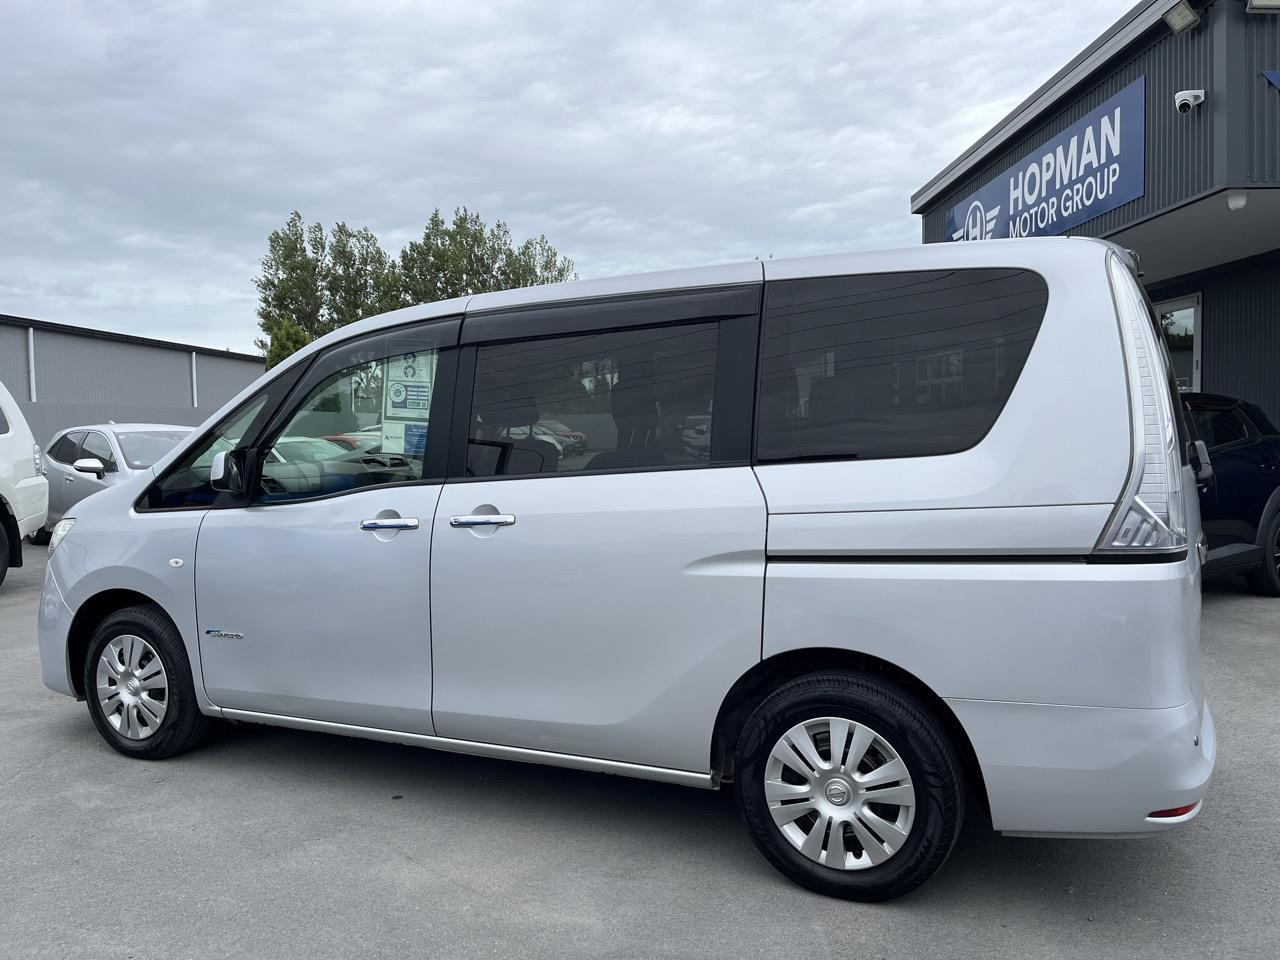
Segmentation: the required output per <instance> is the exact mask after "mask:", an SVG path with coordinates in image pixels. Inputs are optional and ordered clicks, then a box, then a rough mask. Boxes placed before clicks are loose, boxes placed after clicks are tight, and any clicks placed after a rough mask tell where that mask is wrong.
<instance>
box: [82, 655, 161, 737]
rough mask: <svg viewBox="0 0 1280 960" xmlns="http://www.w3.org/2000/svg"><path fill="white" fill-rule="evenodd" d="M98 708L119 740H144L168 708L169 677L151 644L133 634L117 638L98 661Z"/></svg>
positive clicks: (157, 724) (154, 730)
mask: <svg viewBox="0 0 1280 960" xmlns="http://www.w3.org/2000/svg"><path fill="white" fill-rule="evenodd" d="M97 684H98V705H99V706H101V707H102V715H103V716H104V717H106V718H107V723H109V724H111V726H113V727H114V728H115V729H116V731H117V732H118V733H119V734H120V735H121V736H122V737H128V738H129V739H130V740H145V739H147V737H149V736H151V735H152V734H153V733H155V732H156V731H157V730H159V729H160V724H161V722H162V721H163V720H164V715H165V713H166V712H167V711H168V709H169V678H168V676H167V675H166V674H165V672H164V664H163V663H161V662H160V657H159V656H157V655H156V652H155V650H154V649H153V648H152V646H151V644H149V643H147V641H145V640H143V639H142V638H141V637H135V636H133V635H132V634H125V635H124V636H120V637H116V638H115V639H114V640H112V641H110V642H109V643H108V644H107V645H106V646H105V647H104V648H103V650H102V656H100V657H99V658H98V674H97Z"/></svg>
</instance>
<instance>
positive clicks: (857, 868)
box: [735, 673, 964, 901]
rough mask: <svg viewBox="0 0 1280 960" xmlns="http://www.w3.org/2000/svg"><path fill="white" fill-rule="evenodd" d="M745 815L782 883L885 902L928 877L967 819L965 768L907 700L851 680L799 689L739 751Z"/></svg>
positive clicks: (765, 708)
mask: <svg viewBox="0 0 1280 960" xmlns="http://www.w3.org/2000/svg"><path fill="white" fill-rule="evenodd" d="M735 770H736V780H737V794H738V805H739V809H740V811H741V813H742V817H743V820H744V821H745V822H746V824H747V829H748V830H749V832H750V833H751V837H752V839H753V840H754V841H755V843H756V846H758V847H759V848H760V851H761V853H763V854H764V855H765V857H766V858H767V859H768V860H769V862H770V863H772V864H773V865H774V866H775V867H777V868H778V870H780V871H781V872H782V873H783V874H785V875H786V876H787V877H789V878H791V879H792V880H794V881H796V882H797V883H799V884H801V885H802V886H805V887H808V888H809V889H811V890H816V891H817V892H819V893H824V894H827V895H829V896H833V897H841V898H844V899H847V900H864V901H877V900H888V899H891V898H893V897H898V896H901V895H903V894H904V893H907V892H909V891H911V890H913V889H915V888H916V887H917V886H919V885H920V884H921V883H923V882H924V881H925V880H927V879H928V878H929V877H930V876H932V875H933V873H934V872H935V871H937V869H938V868H939V867H941V866H942V864H943V862H944V861H945V860H946V858H947V855H948V854H950V852H951V848H952V847H953V846H954V845H955V841H956V838H957V837H958V836H959V833H960V824H961V821H962V820H963V818H964V786H963V782H962V777H961V773H960V762H959V759H958V758H957V756H956V753H955V750H954V749H953V748H952V746H951V744H950V742H949V741H948V739H947V736H946V734H945V733H944V731H943V730H942V728H941V726H940V725H939V724H938V722H937V721H936V720H935V719H934V718H933V717H932V715H931V714H930V713H929V712H928V711H927V710H926V709H925V708H924V707H923V706H922V705H921V704H920V703H919V702H917V701H916V700H915V699H914V698H913V697H911V696H910V695H909V694H907V693H906V692H905V691H903V690H901V689H899V688H897V687H895V686H892V685H890V684H887V683H885V682H883V681H881V680H879V679H877V678H874V677H870V676H865V675H862V674H856V673H816V674H811V675H809V676H805V677H800V678H797V679H795V680H792V681H790V682H788V683H786V684H785V685H783V686H782V687H781V688H779V689H778V690H777V691H775V692H774V693H773V694H771V695H770V696H769V697H767V698H766V699H765V700H764V701H763V702H762V703H761V704H760V706H759V707H757V708H756V710H755V712H754V713H753V714H752V715H751V717H750V719H749V720H748V721H747V723H746V725H745V726H744V728H743V731H742V734H741V736H740V738H739V741H738V746H737V751H736V757H735Z"/></svg>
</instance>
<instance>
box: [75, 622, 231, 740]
mask: <svg viewBox="0 0 1280 960" xmlns="http://www.w3.org/2000/svg"><path fill="white" fill-rule="evenodd" d="M125 636H134V637H140V638H141V639H142V640H144V641H146V643H147V644H148V645H149V646H150V647H151V648H152V650H153V651H154V652H155V655H156V656H158V657H159V659H160V663H161V665H162V666H163V667H164V672H165V676H166V680H167V689H166V691H165V700H164V704H165V710H164V715H163V718H162V719H161V720H160V721H159V723H157V724H155V726H154V730H153V732H149V733H148V735H147V736H146V737H145V738H144V739H133V738H130V737H128V736H125V735H123V734H122V733H121V732H120V731H118V730H117V729H116V727H115V726H114V725H113V724H112V722H111V721H110V720H108V719H107V713H106V711H105V710H104V708H103V706H102V704H100V703H99V702H98V696H97V692H96V691H97V671H98V663H99V660H100V658H101V657H102V654H103V651H104V650H105V649H106V647H107V645H108V644H109V643H111V641H112V640H115V639H117V638H120V637H125ZM143 669H144V670H145V669H146V664H144V667H143ZM82 676H83V677H84V691H85V699H86V700H87V701H88V704H89V716H91V717H92V718H93V725H94V726H95V727H97V728H98V732H99V733H100V734H102V739H104V740H106V741H107V743H108V744H110V745H111V746H112V748H114V749H115V750H118V751H119V752H120V753H123V754H124V755H125V756H127V757H136V758H138V759H141V760H163V759H164V758H166V757H172V756H174V755H175V754H178V753H182V752H183V751H184V750H189V749H190V748H191V747H193V746H195V745H196V744H197V743H199V742H200V740H201V739H202V738H203V737H204V735H205V733H206V732H207V730H208V728H209V719H208V717H206V716H205V715H204V714H202V713H201V712H200V708H199V706H198V705H197V704H196V692H195V684H194V683H193V682H192V680H191V664H190V663H189V662H188V660H187V651H186V648H185V646H184V645H183V643H182V637H181V635H180V634H179V633H178V630H177V628H176V627H174V625H173V624H172V623H171V622H170V620H169V618H168V617H166V616H165V615H164V613H163V612H161V611H160V610H159V609H158V608H156V607H152V606H137V607H127V608H125V609H124V610H118V611H116V612H115V613H113V614H111V616H109V617H107V618H106V619H105V620H103V621H102V623H100V624H99V625H98V628H97V629H96V630H95V631H94V633H93V639H92V640H91V641H90V642H89V652H88V655H87V656H86V657H85V662H84V664H83V673H82Z"/></svg>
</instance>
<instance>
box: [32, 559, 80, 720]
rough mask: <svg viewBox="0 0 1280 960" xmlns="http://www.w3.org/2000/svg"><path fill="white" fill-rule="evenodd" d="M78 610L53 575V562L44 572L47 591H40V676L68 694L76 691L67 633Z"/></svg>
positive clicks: (49, 684)
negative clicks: (68, 604)
mask: <svg viewBox="0 0 1280 960" xmlns="http://www.w3.org/2000/svg"><path fill="white" fill-rule="evenodd" d="M74 617H75V614H74V613H73V612H72V610H71V608H70V607H69V606H67V602H66V601H65V600H64V599H63V598H62V590H61V589H59V587H58V581H57V580H56V579H55V578H54V575H53V564H52V563H50V564H49V566H48V567H46V568H45V572H44V591H43V592H42V593H41V594H40V614H39V617H38V619H37V621H36V635H37V638H38V642H39V645H40V679H41V680H43V681H44V685H45V686H46V687H48V688H49V689H50V690H53V691H54V692H56V693H62V694H66V695H67V696H68V697H74V696H75V695H76V690H75V685H74V684H73V683H72V682H71V672H70V668H69V667H68V664H67V637H68V636H69V635H70V634H71V621H72V619H74Z"/></svg>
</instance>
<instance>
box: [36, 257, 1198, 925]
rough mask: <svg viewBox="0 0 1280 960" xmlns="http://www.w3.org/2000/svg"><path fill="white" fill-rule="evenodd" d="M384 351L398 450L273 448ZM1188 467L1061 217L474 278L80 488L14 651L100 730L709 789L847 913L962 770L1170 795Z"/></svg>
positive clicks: (1118, 273)
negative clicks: (412, 364) (589, 276)
mask: <svg viewBox="0 0 1280 960" xmlns="http://www.w3.org/2000/svg"><path fill="white" fill-rule="evenodd" d="M408 353H413V354H415V355H416V357H417V358H418V359H419V360H421V359H422V358H423V357H424V356H425V355H427V354H434V358H433V359H434V362H433V364H432V365H431V367H430V369H431V370H432V371H433V373H432V378H433V379H432V380H431V382H430V383H427V382H423V383H422V384H421V385H420V387H421V390H422V395H423V396H427V395H429V396H430V397H431V402H430V405H429V406H430V409H429V410H419V411H415V412H414V413H413V416H414V418H415V419H414V420H413V421H409V422H402V423H401V424H398V425H395V427H394V429H395V431H396V432H403V434H404V436H405V438H406V439H405V444H406V448H407V447H408V446H409V444H410V435H411V434H412V435H413V437H414V438H415V439H414V441H413V446H414V448H415V450H420V451H421V453H420V456H419V455H416V454H415V456H414V457H412V458H410V457H402V458H400V460H399V461H398V462H397V463H396V464H394V465H392V464H390V463H388V462H385V461H384V460H383V459H380V458H378V457H360V456H351V455H350V453H345V454H344V455H343V456H334V457H332V458H329V457H321V458H319V459H316V460H313V461H308V462H305V463H296V464H294V463H279V462H278V460H277V457H276V447H277V445H278V444H279V443H280V438H286V439H285V441H284V442H285V443H286V444H289V443H293V442H295V441H296V440H297V439H298V438H323V437H326V436H334V435H337V434H339V433H340V432H341V431H342V429H344V425H346V427H347V428H349V425H350V424H351V423H353V422H361V423H368V421H369V418H370V417H380V416H383V415H386V416H388V417H390V418H392V419H394V418H395V415H396V414H398V413H400V411H398V410H397V409H396V407H395V403H394V401H395V397H378V396H368V395H367V393H365V392H363V387H362V385H367V384H369V383H379V382H385V378H382V377H380V376H379V375H378V368H379V366H380V365H384V364H388V365H394V364H396V363H397V361H398V360H399V359H400V358H402V357H403V356H404V355H405V354H408ZM600 371H604V373H600ZM1082 378H1085V380H1087V388H1085V389H1082V388H1081V383H1082V382H1084V381H1082ZM588 379H589V380H590V381H591V383H592V385H593V387H592V389H587V388H586V387H585V386H584V381H585V380H588ZM401 415H403V414H401ZM544 418H545V419H548V420H550V419H554V420H558V421H562V422H569V420H570V419H572V422H573V423H575V425H578V429H579V430H580V431H581V432H583V433H584V434H586V435H587V439H588V443H587V445H586V446H587V449H588V450H591V451H593V452H592V453H591V454H590V455H583V456H580V457H572V458H562V457H560V456H559V452H558V450H557V448H556V446H555V445H554V444H553V443H551V442H550V441H548V440H546V439H544V438H542V437H541V436H539V435H538V433H537V431H532V435H529V434H530V431H528V430H527V429H523V430H522V428H527V427H528V425H529V424H535V423H538V422H539V421H540V420H542V419H544ZM704 418H705V419H704ZM690 424H696V425H697V429H698V430H699V435H698V437H697V438H696V439H697V442H691V441H690V437H689V436H688V435H686V430H687V429H688V425H690ZM704 426H705V428H706V429H705V430H702V429H701V428H702V427H704ZM1208 469H1209V468H1208V463H1207V456H1206V454H1205V452H1204V450H1203V447H1202V446H1198V445H1197V444H1195V443H1193V442H1190V441H1189V439H1188V436H1187V433H1186V425H1185V423H1184V422H1183V419H1182V412H1181V405H1180V404H1179V403H1178V402H1177V397H1176V389H1175V387H1174V385H1173V383H1172V379H1171V372H1170V365H1169V361H1168V356H1167V354H1166V351H1165V347H1164V343H1163V340H1162V338H1161V334H1160V331H1159V329H1158V327H1157V326H1156V324H1155V321H1154V318H1153V315H1152V312H1151V310H1150V307H1149V305H1148V303H1147V302H1146V300H1145V298H1144V294H1143V291H1142V288H1141V286H1140V285H1139V283H1138V281H1137V279H1136V276H1135V273H1134V269H1133V264H1132V262H1131V261H1130V259H1129V257H1128V256H1127V255H1126V254H1125V253H1124V252H1123V251H1121V250H1119V249H1118V248H1116V247H1113V246H1111V245H1109V244H1105V243H1100V242H1097V241H1091V240H1083V239H1039V240H1026V241H991V242H986V243H957V244H938V245H932V246H926V247H919V248H913V249H909V250H901V251H889V252H883V253H859V254H856V255H851V256H836V257H821V258H813V259H805V260H794V261H783V260H767V261H764V262H759V261H756V262H753V263H746V264H738V265H731V266H724V267H714V268H707V269H701V270H690V271H677V272H672V273H666V274H655V275H648V276H640V277H628V278H621V279H615V280H600V281H580V282H575V283H569V284H559V285H549V286H540V287H533V288H529V289H524V290H512V291H506V292H502V293H488V294H480V295H476V296H473V297H470V298H463V299H459V300H452V301H447V302H441V303H434V304H430V305H427V306H422V307H415V308H411V309H406V310H399V311H396V312H395V313H391V314H387V315H385V316H381V317H373V318H370V319H367V320H364V321H361V322H358V323H355V324H353V325H351V326H348V327H345V328H343V329H341V330H338V331H335V332H334V333H332V334H330V335H328V336H326V337H324V338H323V339H321V340H319V341H318V342H316V343H314V344H312V345H310V346H309V347H307V348H306V349H304V350H302V351H300V352H299V353H297V354H295V355H294V356H293V357H291V358H289V359H288V360H287V361H285V362H284V363H281V364H280V365H278V366H277V367H275V368H274V369H272V370H271V371H270V372H269V373H268V374H266V375H265V376H264V377H263V378H262V379H260V380H259V381H258V382H257V383H255V384H254V385H252V386H251V387H250V388H248V389H247V390H245V391H244V392H243V393H242V394H241V395H240V396H238V397H236V398H235V399H234V400H233V401H232V402H230V403H229V404H228V405H227V406H226V407H225V408H224V409H223V410H222V411H220V412H219V413H218V414H217V416H216V417H214V418H213V419H212V420H210V421H209V422H208V423H207V424H206V425H205V426H204V427H203V428H201V429H199V430H198V431H196V433H195V434H194V435H193V436H192V437H191V438H190V440H188V441H186V442H184V443H183V444H181V445H180V447H179V448H178V449H177V450H176V451H174V452H173V453H171V454H170V455H168V456H167V457H166V458H165V459H163V460H161V461H160V462H159V463H157V464H156V466H155V468H154V470H153V471H152V473H151V474H150V475H148V476H144V477H141V478H139V479H137V480H134V481H129V482H126V483H122V484H120V485H118V486H116V487H113V488H111V489H109V490H106V491H103V492H102V493H100V494H97V495H95V496H94V497H92V498H91V499H89V500H87V501H85V502H84V503H82V504H80V505H79V506H77V507H76V508H75V511H74V514H73V515H72V516H69V517H68V518H66V519H64V520H62V521H61V522H60V523H59V524H58V526H57V529H56V530H55V533H54V540H53V542H52V543H51V544H50V548H51V553H50V559H49V568H48V575H47V578H46V581H45V591H44V597H43V600H42V603H41V607H40V618H39V645H40V653H41V660H42V664H43V677H44V682H45V683H46V684H47V685H48V686H49V687H50V688H52V689H54V690H56V691H59V692H61V693H64V694H67V695H69V696H73V697H77V698H82V699H86V700H87V701H88V707H89V713H90V716H91V717H92V719H93V722H94V723H95V725H96V726H97V729H98V731H99V732H100V733H101V735H102V736H103V737H104V738H105V740H106V741H107V743H109V744H110V745H111V746H112V747H113V748H115V749H116V750H118V751H119V752H120V753H122V754H125V755H127V756H130V757H141V758H149V759H158V758H162V757H167V756H170V755H172V754H175V753H177V752H179V751H181V750H185V749H187V748H189V747H191V746H193V745H194V744H196V743H197V742H198V741H199V739H200V737H201V734H202V733H203V731H204V729H205V727H206V725H207V722H208V720H209V718H211V717H226V718H230V719H234V720H238V721H242V722H256V723H264V724H276V725H280V726H287V727H295V728H299V729H304V730H313V731H319V732H325V733H338V734H344V735H347V736H355V737H367V738H372V739H377V740H389V741H394V742H397V743H406V744H417V745H421V746H424V747H432V748H436V749H440V750H451V751H458V752H463V753H473V754H481V755H484V756H489V757H500V758H506V759H510V760H520V761H526V762H535V763H546V764H554V765H558V766H565V767H573V768H577V769H584V770H594V771H601V772H605V773H614V774H622V775H626V776H633V777H642V778H648V779H653V780H663V781H668V782H671V783H677V784H685V785H688V786H691V787H702V788H708V789H720V788H723V789H731V790H733V791H734V792H735V793H736V795H737V801H738V805H739V808H740V810H741V813H742V816H743V819H744V821H745V823H746V826H747V829H748V831H749V832H750V835H751V837H752V838H753V840H754V841H755V843H756V844H757V846H758V847H759V848H760V850H761V851H762V853H763V854H764V856H765V857H766V858H768V860H769V861H770V862H771V863H773V864H774V865H775V866H776V867H777V868H778V869H779V870H781V871H782V872H783V873H784V874H785V875H786V876H788V877H791V878H792V879H794V880H796V881H798V882H799V883H801V884H804V885H805V886H808V887H810V888H812V889H814V890H818V891H821V892H823V893H827V894H831V895H834V896H839V897H846V898H850V899H858V900H882V899H886V898H888V897H893V896H898V895H900V894H903V893H905V892H907V891H908V890H911V889H912V888H914V887H915V886H917V885H918V884H920V883H922V882H923V881H924V880H926V879H927V878H928V877H929V876H930V875H931V874H932V873H933V872H934V871H935V870H937V869H938V867H939V865H941V864H942V862H943V861H944V860H945V859H946V858H947V856H948V854H949V853H950V851H951V849H952V847H953V845H954V844H955V842H956V838H957V836H958V835H959V831H960V828H961V824H962V822H963V820H964V818H965V816H966V802H967V799H968V798H970V797H976V798H977V804H978V806H979V807H980V808H981V812H980V813H979V814H978V816H979V817H980V818H982V819H985V816H986V814H987V813H989V815H990V822H991V824H992V825H993V826H994V828H995V829H996V830H999V831H1003V832H1005V833H1010V834H1018V835H1035V836H1068V837H1135V836H1144V835H1150V834H1153V833H1157V832H1160V831H1163V830H1168V829H1170V828H1173V827H1176V826H1178V825H1180V824H1184V823H1186V822H1187V821H1189V820H1191V819H1192V818H1194V817H1195V816H1196V815H1197V814H1198V813H1199V812H1200V809H1201V806H1202V803H1203V801H1204V798H1205V795H1206V792H1207V790H1208V786H1209V779H1210V775H1211V773H1212V771H1213V766H1214V760H1215V756H1216V742H1215V737H1214V725H1213V718H1212V715H1211V713H1210V711H1209V707H1208V705H1207V703H1206V701H1205V693H1204V686H1203V682H1202V678H1201V664H1200V652H1199V632H1200V617H1199V607H1200V570H1201V562H1202V555H1201V550H1202V549H1203V545H1202V541H1201V536H1200V521H1199V514H1198V512H1197V503H1196V483H1197V480H1207V478H1208ZM568 602H571V603H572V604H573V605H574V616H573V618H572V622H571V623H566V619H565V617H564V609H565V604H566V603H568ZM499 789H500V788H499ZM588 804H589V798H588V797H586V796H576V797H575V796H566V798H565V800H564V803H563V806H564V808H565V811H566V814H567V815H570V816H572V815H573V814H572V811H573V809H574V808H575V807H583V808H584V809H585V806H586V805H588ZM517 805H518V798H517ZM676 815H678V813H677V812H675V811H673V812H672V816H676ZM455 842H458V843H465V842H467V841H466V838H458V839H457V840H456V841H455ZM602 842H606V841H605V840H604V839H602ZM1094 849H1097V850H1098V853H1097V855H1098V856H1110V855H1111V854H1107V853H1103V852H1102V851H1101V849H1100V848H1094ZM1158 880H1159V878H1155V877H1153V878H1152V882H1158Z"/></svg>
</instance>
